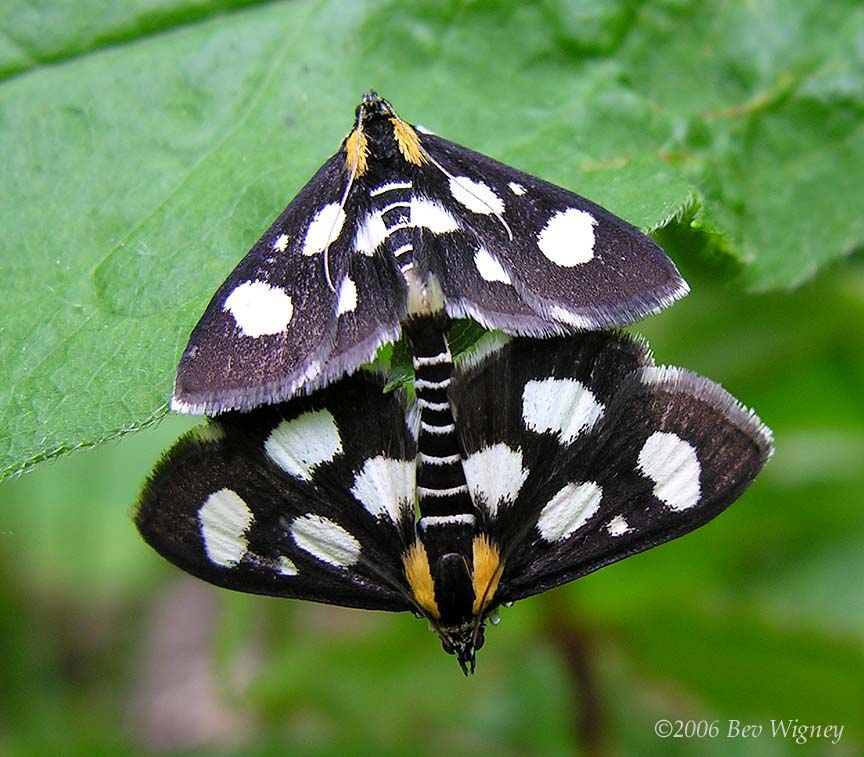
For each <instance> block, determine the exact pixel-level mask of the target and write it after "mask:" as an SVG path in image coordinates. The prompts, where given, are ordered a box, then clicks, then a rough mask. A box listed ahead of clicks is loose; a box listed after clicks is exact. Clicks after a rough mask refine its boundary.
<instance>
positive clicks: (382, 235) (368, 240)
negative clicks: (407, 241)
mask: <svg viewBox="0 0 864 757" xmlns="http://www.w3.org/2000/svg"><path fill="white" fill-rule="evenodd" d="M383 216H384V214H383V213H381V212H376V213H368V214H367V215H366V217H365V218H364V219H363V220H362V221H361V222H360V225H359V226H358V227H357V234H356V236H355V237H354V249H355V250H357V252H362V253H363V254H364V255H373V254H374V253H375V250H377V249H378V245H380V244H381V243H382V242H383V241H384V240H385V239H386V238H387V225H386V224H385V223H384V217H383Z"/></svg>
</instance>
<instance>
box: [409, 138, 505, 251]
mask: <svg viewBox="0 0 864 757" xmlns="http://www.w3.org/2000/svg"><path fill="white" fill-rule="evenodd" d="M420 149H421V151H422V152H423V155H424V156H425V157H426V159H427V160H428V161H429V162H430V163H431V164H432V165H433V166H435V168H437V169H438V170H439V171H441V173H443V174H444V175H445V176H446V177H447V178H448V179H450V181H455V182H456V183H457V184H459V186H460V187H462V189H464V190H465V191H466V192H467V193H468V194H470V195H471V196H472V197H473V198H474V199H475V200H477V202H479V203H481V204H483V205H485V206H486V207H487V208H489V210H490V212H491V213H492V215H494V216H495V218H497V219H498V220H499V221H500V222H501V225H502V226H503V227H504V230H505V231H506V232H507V236H508V237H509V238H510V240H511V241H512V240H513V232H512V231H511V230H510V226H509V224H508V223H507V221H505V220H504V216H502V215H501V214H500V213H499V212H498V211H497V210H495V208H493V207H492V206H491V205H490V204H489V203H488V202H486V200H484V199H483V198H482V197H480V195H478V194H476V193H475V192H472V191H471V189H470V187H466V186H465V185H464V184H462V183H461V182H460V181H459V179H457V178H456V177H455V176H454V175H453V174H452V173H450V172H449V171H448V170H447V169H446V168H444V166H442V165H441V164H440V163H439V162H438V161H437V160H435V158H433V157H432V156H431V155H430V154H429V153H428V152H427V151H426V150H424V149H423V147H422V146H421V147H420Z"/></svg>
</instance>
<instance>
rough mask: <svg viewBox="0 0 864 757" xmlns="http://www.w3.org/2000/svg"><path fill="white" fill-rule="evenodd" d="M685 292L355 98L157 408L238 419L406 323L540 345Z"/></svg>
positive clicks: (490, 163) (582, 212)
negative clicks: (327, 149) (442, 320)
mask: <svg viewBox="0 0 864 757" xmlns="http://www.w3.org/2000/svg"><path fill="white" fill-rule="evenodd" d="M687 291H688V288H687V284H686V282H685V281H684V280H683V279H682V278H681V276H680V275H679V273H678V271H677V270H676V268H675V266H674V264H673V263H672V262H671V261H670V260H669V258H668V257H666V255H665V253H664V252H663V251H662V250H661V249H660V247H658V246H657V245H656V244H655V243H654V242H653V241H652V240H651V239H649V238H648V237H647V236H645V235H644V234H642V233H641V232H640V231H639V230H638V229H636V228H634V227H633V226H631V225H630V224H628V223H626V222H624V221H622V220H621V219H620V218H617V217H616V216H614V215H612V214H611V213H609V212H608V211H606V210H604V209H603V208H601V207H600V206H598V205H596V204H594V203H592V202H590V201H589V200H586V199H585V198H583V197H580V196H579V195H576V194H573V193H572V192H568V191H567V190H565V189H562V188H561V187H557V186H555V185H553V184H549V183H548V182H545V181H543V180H541V179H538V178H536V177H534V176H530V175H529V174H526V173H523V172H522V171H518V170H516V169H515V168H511V167H509V166H506V165H503V164H501V163H499V162H497V161H495V160H493V159H491V158H488V157H486V156H485V155H481V154H479V153H476V152H473V151H472V150H469V149H467V148H465V147H461V146H460V145H457V144H454V143H452V142H448V141H447V140H446V139H442V138H441V137H438V136H435V135H433V134H430V133H427V132H426V131H424V130H422V129H420V128H418V127H414V126H412V125H410V124H408V123H407V122H405V121H403V120H402V119H401V118H399V116H398V115H397V114H396V112H395V111H394V110H393V108H392V107H391V106H390V104H389V103H388V102H387V101H386V100H384V99H382V98H380V97H378V95H376V94H375V93H374V92H369V93H367V94H366V95H365V96H364V98H363V100H362V102H361V103H360V105H359V106H358V107H357V110H356V117H355V123H354V126H353V128H352V129H351V131H350V133H349V134H348V136H347V137H346V138H345V140H344V141H343V142H342V145H341V147H340V148H339V151H338V152H337V153H336V154H335V155H334V156H333V157H331V158H330V159H329V160H328V161H327V162H326V163H325V164H324V165H323V166H322V167H321V168H320V169H319V170H318V172H317V173H316V174H315V176H313V177H312V179H311V180H310V181H309V183H308V184H306V186H305V187H304V188H303V189H302V190H301V191H300V193H299V194H298V195H297V197H296V198H295V199H294V200H293V201H292V202H291V204H290V205H288V207H287V208H286V209H285V210H284V211H283V213H282V214H281V215H280V216H279V217H278V218H277V219H276V221H275V222H274V223H273V225H272V226H271V227H270V228H269V229H268V230H267V232H266V233H265V234H264V236H263V237H261V239H260V240H258V242H256V243H255V245H254V246H253V247H252V249H251V250H250V251H249V253H248V254H247V255H246V257H245V258H244V259H243V260H242V261H241V262H240V264H239V265H238V266H237V268H235V269H234V271H233V272H232V273H231V275H230V276H229V277H228V279H227V280H226V281H225V283H224V284H223V285H222V286H221V287H220V288H219V290H218V291H217V292H216V294H215V295H214V297H213V299H212V300H211V302H210V304H209V306H208V308H207V310H206V312H205V313H204V316H203V317H202V318H201V320H200V322H199V323H198V325H197V326H196V327H195V329H194V331H193V332H192V335H191V337H190V339H189V344H188V346H187V348H186V350H185V352H184V353H183V357H182V358H181V361H180V365H179V368H178V371H177V378H176V381H175V386H174V395H173V398H172V403H171V406H172V408H173V409H174V410H176V411H178V412H188V413H205V414H216V413H221V412H225V411H227V410H249V409H251V408H254V407H257V406H259V405H261V404H269V403H275V402H281V401H283V400H286V399H289V398H290V397H291V396H293V395H294V394H296V393H298V392H301V391H311V390H313V389H315V388H319V387H322V386H325V385H327V384H328V383H330V382H331V381H334V380H336V379H338V378H339V377H341V376H342V375H344V374H346V373H352V372H353V371H354V370H356V369H357V368H359V367H360V366H361V365H362V364H364V363H366V362H368V361H369V360H371V359H372V357H373V356H374V355H375V353H376V351H377V350H378V348H379V347H380V346H381V345H383V344H385V343H388V342H392V341H395V340H396V339H397V338H398V337H399V335H400V332H401V324H402V323H403V322H404V321H405V320H406V318H407V317H409V316H416V315H427V314H434V313H438V312H444V313H446V314H447V315H448V316H450V317H452V318H461V317H468V318H472V319H474V320H476V321H477V322H479V323H480V324H481V325H483V326H485V327H487V328H492V329H499V330H501V331H504V332H506V333H508V334H515V335H526V336H551V335H555V334H564V333H570V332H573V331H577V330H590V329H599V328H609V327H614V326H624V325H627V324H630V323H633V322H634V321H637V320H639V319H640V318H642V317H644V316H646V315H648V314H650V313H654V312H657V311H658V310H660V309H661V308H662V307H664V306H666V305H669V304H671V303H672V302H674V301H675V300H676V299H678V298H679V297H681V296H683V295H684V294H686V292H687Z"/></svg>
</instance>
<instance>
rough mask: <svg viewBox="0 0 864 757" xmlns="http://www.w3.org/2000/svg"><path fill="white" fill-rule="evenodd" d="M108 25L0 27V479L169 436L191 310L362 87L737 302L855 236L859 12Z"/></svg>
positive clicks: (359, 10) (742, 10) (806, 8)
mask: <svg viewBox="0 0 864 757" xmlns="http://www.w3.org/2000/svg"><path fill="white" fill-rule="evenodd" d="M117 7H118V6H117V5H116V4H114V3H104V2H98V1H97V0H88V2H83V3H75V4H70V3H67V2H62V1H61V0H44V1H43V2H41V3H38V4H37V3H32V2H31V3H24V2H21V1H20V0H19V1H17V2H10V3H6V4H4V8H3V10H0V20H2V22H3V29H4V35H3V38H2V42H0V72H6V74H7V78H6V80H5V81H4V82H3V83H2V86H0V143H2V145H3V149H2V151H0V176H2V186H3V191H4V202H3V205H2V208H0V228H2V229H3V235H2V240H0V266H2V268H0V275H2V281H3V282H4V297H3V300H2V302H0V324H2V325H0V335H2V339H0V418H2V421H0V476H3V475H8V474H10V473H15V472H18V471H22V470H25V469H27V468H28V467H30V466H32V465H34V464H35V463H37V462H39V461H41V460H45V459H48V458H50V457H53V456H56V455H58V454H60V453H63V452H66V451H69V450H73V449H76V448H80V447H85V446H91V445H94V444H97V443H99V442H101V441H103V440H105V439H108V438H111V437H114V436H118V435H120V434H122V433H125V432H127V431H129V430H134V429H136V428H140V427H141V426H143V425H146V424H148V423H150V422H152V421H153V420H154V419H156V418H158V417H159V416H160V415H162V414H163V413H164V411H165V402H166V399H167V397H168V395H169V393H170V389H171V381H172V377H173V371H174V367H175V365H176V361H177V359H178V357H179V354H180V352H181V350H182V348H183V345H184V343H185V340H186V337H187V335H188V333H189V331H190V329H191V327H192V326H193V325H194V323H195V321H196V319H197V317H198V315H199V314H200V313H201V311H202V310H203V307H204V306H205V304H206V302H207V300H208V298H209V296H210V294H211V293H212V292H213V291H214V290H215V288H216V287H217V286H218V284H219V283H220V282H221V280H222V279H223V278H224V276H225V275H226V274H227V272H228V271H229V270H230V269H231V267H232V266H233V264H234V263H235V262H236V261H237V260H238V259H239V258H240V257H241V256H242V254H243V253H244V252H245V250H246V249H247V248H248V247H249V246H250V245H251V243H252V242H253V241H254V240H255V239H256V237H257V236H258V234H260V232H261V231H262V229H264V228H265V227H266V225H267V224H268V222H269V221H270V220H271V219H272V218H273V217H274V216H275V215H276V213H278V211H279V210H281V208H282V207H283V206H284V205H285V204H286V203H287V202H288V201H289V200H290V198H291V197H292V195H293V194H294V193H295V192H296V191H297V189H299V187H300V186H302V184H303V183H304V181H305V180H306V179H307V178H308V177H309V176H310V175H311V173H312V172H313V171H314V169H315V168H316V167H317V165H318V164H320V163H321V162H322V161H323V160H324V159H325V158H326V157H327V156H328V155H329V154H330V153H331V152H332V151H333V150H334V149H335V147H336V146H337V145H338V143H339V140H340V139H341V137H342V135H343V134H344V132H345V131H346V130H347V128H348V127H349V125H350V118H351V113H352V109H353V106H354V105H355V104H356V101H357V100H358V98H359V96H360V94H361V93H362V91H363V90H364V89H366V88H367V87H370V86H375V87H376V88H378V89H379V91H381V92H382V93H383V94H385V95H386V96H387V97H389V98H390V99H391V100H392V101H393V102H394V103H395V105H396V107H397V108H398V109H399V110H400V112H401V113H402V114H403V115H404V116H405V117H406V118H408V119H409V120H412V121H419V122H422V123H423V124H424V125H426V126H428V127H430V128H432V129H433V130H435V131H437V132H439V133H442V134H445V135H447V136H448V137H450V138H453V139H455V140H457V141H460V142H463V143H465V144H468V145H471V146H472V147H475V148H477V149H480V150H482V151H484V152H487V153H489V154H492V155H495V156H496V157H499V158H501V159H503V160H505V161H508V162H511V163H514V164H516V165H518V166H520V167H522V168H524V169H526V170H529V171H532V172H534V173H537V174H539V175H542V176H544V177H545V178H548V179H550V180H552V181H556V182H559V183H561V184H563V185H565V186H568V187H571V188H573V189H575V190H577V191H580V192H581V193H583V194H586V195H588V196H590V197H592V198H593V199H596V200H597V201H599V202H601V203H603V204H605V205H607V206H608V207H610V209H612V210H613V211H615V212H617V213H619V214H621V215H623V216H625V217H626V218H628V219H629V220H631V221H633V222H634V223H637V224H640V225H641V226H643V227H646V228H658V227H662V226H664V225H667V224H669V223H670V222H671V223H676V224H677V226H678V228H679V231H680V232H681V235H682V237H683V239H684V240H686V241H687V244H686V245H685V246H683V247H682V248H683V249H686V250H687V252H686V255H694V254H696V253H697V252H698V251H699V250H703V251H705V252H707V253H710V254H712V255H713V254H717V253H718V251H719V252H720V253H722V254H724V255H725V256H727V259H728V260H729V261H730V262H731V263H732V266H731V267H732V268H733V269H734V270H735V271H737V273H738V275H739V280H740V282H741V284H742V285H744V286H747V287H751V288H763V289H764V288H772V287H785V286H788V285H791V284H795V283H798V282H801V281H802V280H804V279H806V278H807V277H809V276H810V275H812V274H813V273H814V272H815V271H817V270H818V269H819V268H820V267H821V266H823V265H824V264H825V263H827V262H829V261H831V260H834V259H836V258H838V257H839V256H841V255H843V254H845V253H847V252H849V251H850V250H852V249H853V248H856V247H859V246H860V245H861V243H862V239H864V216H862V214H861V213H860V208H859V205H860V199H859V194H860V193H859V192H858V189H859V187H860V186H861V183H862V179H864V167H862V157H861V156H862V154H864V119H862V118H861V111H862V106H864V53H862V48H861V46H860V43H858V42H856V40H859V39H860V36H861V34H862V31H864V9H862V8H861V7H860V5H859V4H858V3H856V2H853V0H847V2H837V3H832V4H830V6H828V7H826V6H825V4H824V3H821V2H817V0H801V2H797V3H782V2H776V3H746V2H744V1H743V0H740V1H739V2H732V3H728V2H723V3H721V2H720V1H719V0H716V1H715V2H709V3H696V2H692V3H688V2H681V1H676V2H671V1H670V2H651V3H634V2H629V1H627V0H619V1H618V2H609V3H606V2H596V1H594V2H587V3H573V2H565V0H544V2H540V3H534V4H526V3H512V4H509V3H500V2H491V1H478V2H470V3H469V2H461V1H459V2H457V1H456V0H450V1H449V2H447V1H444V2H442V1H441V0H421V1H420V2H413V3H403V2H373V1H372V0H366V1H359V0H358V1H352V2H350V3H348V2H339V1H338V0H315V1H313V0H294V1H293V2H288V1H285V2H273V3H268V4H263V5H260V6H258V5H255V6H254V7H253V4H250V3H242V2H233V3H232V2H227V0H226V1H224V2H210V3H205V2H201V1H200V0H199V1H197V2H196V0H174V2H170V1H169V0H149V1H145V0H138V1H137V2H134V3H130V4H125V8H124V10H123V11H122V12H121V11H118V10H116V8H117ZM228 11H231V12H228ZM193 22H194V23H193ZM679 260H680V261H681V262H686V261H685V260H682V259H681V258H679ZM698 296H699V294H698V292H695V293H694V294H693V295H692V298H697V297H698Z"/></svg>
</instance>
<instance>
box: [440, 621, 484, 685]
mask: <svg viewBox="0 0 864 757" xmlns="http://www.w3.org/2000/svg"><path fill="white" fill-rule="evenodd" d="M435 630H436V631H437V632H438V636H439V637H440V638H441V646H442V647H443V648H444V651H445V652H446V653H447V654H452V655H455V656H456V659H457V660H458V661H459V667H461V668H462V672H463V673H464V674H465V675H466V676H467V675H471V674H472V673H473V672H474V666H475V655H476V652H477V650H478V649H480V648H481V647H482V646H483V643H484V641H485V638H484V629H483V619H482V618H475V619H474V620H472V621H470V622H468V623H464V624H463V625H459V626H451V627H438V628H436V629H435Z"/></svg>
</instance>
